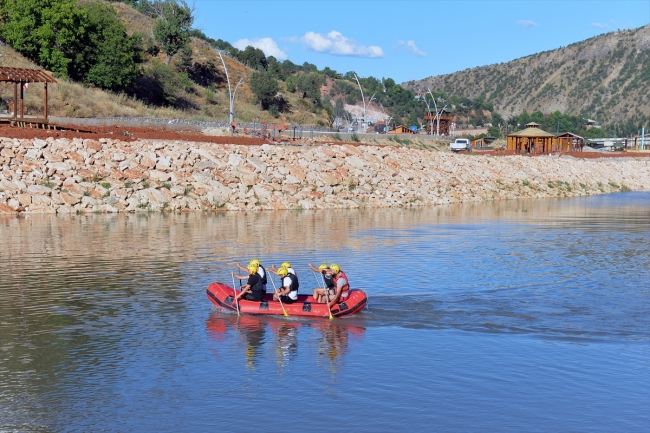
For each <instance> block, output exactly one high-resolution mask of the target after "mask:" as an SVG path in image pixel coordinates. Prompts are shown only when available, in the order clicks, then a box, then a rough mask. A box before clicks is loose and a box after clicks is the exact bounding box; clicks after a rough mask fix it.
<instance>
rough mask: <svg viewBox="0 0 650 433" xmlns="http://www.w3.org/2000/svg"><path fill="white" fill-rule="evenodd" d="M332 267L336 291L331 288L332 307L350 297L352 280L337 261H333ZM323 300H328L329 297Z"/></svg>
mask: <svg viewBox="0 0 650 433" xmlns="http://www.w3.org/2000/svg"><path fill="white" fill-rule="evenodd" d="M330 269H331V270H332V280H333V282H334V293H333V294H332V290H330V292H329V295H328V296H329V306H330V307H332V306H333V305H334V304H340V303H341V302H345V301H346V300H347V299H348V296H349V295H350V282H349V280H348V277H347V275H345V272H343V271H342V270H341V268H340V267H339V265H337V264H336V263H332V264H331V265H330ZM323 302H327V299H325V300H324V301H323Z"/></svg>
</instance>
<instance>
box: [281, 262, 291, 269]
mask: <svg viewBox="0 0 650 433" xmlns="http://www.w3.org/2000/svg"><path fill="white" fill-rule="evenodd" d="M280 267H281V268H287V269H289V268H290V267H291V263H289V262H282V264H281V265H280Z"/></svg>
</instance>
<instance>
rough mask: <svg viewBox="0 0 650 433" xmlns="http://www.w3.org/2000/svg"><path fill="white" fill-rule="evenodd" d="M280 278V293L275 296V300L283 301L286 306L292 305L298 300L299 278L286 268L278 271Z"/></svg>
mask: <svg viewBox="0 0 650 433" xmlns="http://www.w3.org/2000/svg"><path fill="white" fill-rule="evenodd" d="M278 276H279V277H280V279H281V280H280V281H281V283H280V285H281V286H282V287H279V288H278V291H277V292H275V293H274V294H273V300H274V301H277V300H281V301H282V302H284V303H285V304H291V303H293V302H296V301H297V300H298V287H299V286H300V285H299V284H298V277H296V276H295V275H294V274H291V273H289V270H288V269H287V268H285V267H281V268H280V269H278Z"/></svg>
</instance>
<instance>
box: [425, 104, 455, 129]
mask: <svg viewBox="0 0 650 433" xmlns="http://www.w3.org/2000/svg"><path fill="white" fill-rule="evenodd" d="M452 118H453V116H452V115H451V113H450V112H449V111H447V110H441V112H440V129H439V130H440V135H449V128H450V126H451V122H452ZM424 123H425V124H426V125H427V134H431V129H432V128H433V133H434V134H435V133H436V131H437V130H438V119H437V118H436V113H435V112H434V111H432V112H431V115H429V112H428V111H425V112H424Z"/></svg>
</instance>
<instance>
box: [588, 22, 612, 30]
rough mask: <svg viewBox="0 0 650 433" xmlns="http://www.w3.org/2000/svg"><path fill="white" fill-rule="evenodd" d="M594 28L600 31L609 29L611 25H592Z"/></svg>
mask: <svg viewBox="0 0 650 433" xmlns="http://www.w3.org/2000/svg"><path fill="white" fill-rule="evenodd" d="M591 26H592V27H596V28H598V29H608V28H609V25H608V24H605V23H591Z"/></svg>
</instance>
